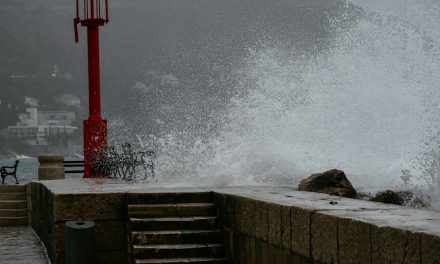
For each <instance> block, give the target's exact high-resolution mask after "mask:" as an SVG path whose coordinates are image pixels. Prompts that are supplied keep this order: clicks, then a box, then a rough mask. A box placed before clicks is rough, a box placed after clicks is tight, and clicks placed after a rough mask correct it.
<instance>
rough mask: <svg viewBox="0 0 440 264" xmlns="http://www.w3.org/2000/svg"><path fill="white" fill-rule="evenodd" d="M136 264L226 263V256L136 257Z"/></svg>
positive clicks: (227, 261)
mask: <svg viewBox="0 0 440 264" xmlns="http://www.w3.org/2000/svg"><path fill="white" fill-rule="evenodd" d="M135 263H136V264H176V263H186V264H228V263H229V260H228V259H227V258H165V259H136V260H135Z"/></svg>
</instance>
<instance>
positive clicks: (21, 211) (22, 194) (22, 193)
mask: <svg viewBox="0 0 440 264" xmlns="http://www.w3.org/2000/svg"><path fill="white" fill-rule="evenodd" d="M27 224H28V216H27V197H26V186H25V185H0V226H19V225H27Z"/></svg>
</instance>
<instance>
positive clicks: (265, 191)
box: [30, 180, 440, 264]
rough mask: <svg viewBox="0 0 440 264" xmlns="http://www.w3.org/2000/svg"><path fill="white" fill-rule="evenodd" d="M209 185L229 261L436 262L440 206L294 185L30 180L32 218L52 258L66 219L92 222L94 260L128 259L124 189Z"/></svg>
mask: <svg viewBox="0 0 440 264" xmlns="http://www.w3.org/2000/svg"><path fill="white" fill-rule="evenodd" d="M191 191H194V192H200V191H211V192H213V194H214V198H215V203H216V206H217V208H218V212H219V217H220V223H221V225H222V226H223V230H224V237H225V244H226V247H227V250H226V251H227V254H228V257H229V258H230V260H231V261H232V262H233V263H271V264H272V263H335V264H337V263H341V264H344V263H356V264H357V263H440V212H438V211H432V210H416V209H412V208H405V207H400V206H393V205H385V204H379V203H373V202H366V201H360V200H353V199H346V198H340V197H336V196H329V195H325V194H317V193H306V192H298V191H295V190H293V189H292V188H286V187H274V186H258V187H233V188H177V189H176V188H171V187H167V186H159V187H157V186H156V187H152V186H149V185H120V184H109V183H106V182H105V181H102V180H56V181H42V182H32V183H31V187H30V192H31V197H32V200H31V204H32V208H31V214H30V216H31V219H30V221H31V224H32V227H33V228H34V230H35V231H36V233H37V234H38V235H39V236H40V238H41V240H42V241H43V243H44V244H45V246H46V249H47V251H48V255H49V257H50V258H51V261H52V263H53V264H59V263H64V224H65V222H66V221H68V220H77V219H84V220H93V221H95V222H96V255H95V256H96V263H127V238H126V220H127V200H126V199H127V193H147V194H148V193H151V194H153V193H164V192H175V193H179V192H191Z"/></svg>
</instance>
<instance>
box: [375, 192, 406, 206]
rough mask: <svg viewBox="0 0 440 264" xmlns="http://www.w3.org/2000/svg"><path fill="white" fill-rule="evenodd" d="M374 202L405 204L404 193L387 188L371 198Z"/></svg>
mask: <svg viewBox="0 0 440 264" xmlns="http://www.w3.org/2000/svg"><path fill="white" fill-rule="evenodd" d="M370 200H371V201H374V202H381V203H386V204H397V205H405V201H404V197H403V195H402V193H398V192H393V191H391V190H386V191H384V192H378V193H377V194H376V196H374V197H373V198H371V199H370Z"/></svg>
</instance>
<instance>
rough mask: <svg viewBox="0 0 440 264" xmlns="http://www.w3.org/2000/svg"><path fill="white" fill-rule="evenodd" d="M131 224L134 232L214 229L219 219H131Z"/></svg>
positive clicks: (212, 217)
mask: <svg viewBox="0 0 440 264" xmlns="http://www.w3.org/2000/svg"><path fill="white" fill-rule="evenodd" d="M129 224H130V230H132V231H152V230H190V229H212V228H215V227H216V226H217V217H215V216H197V217H157V218H130V222H129Z"/></svg>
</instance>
